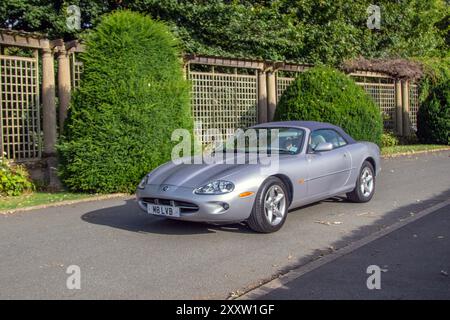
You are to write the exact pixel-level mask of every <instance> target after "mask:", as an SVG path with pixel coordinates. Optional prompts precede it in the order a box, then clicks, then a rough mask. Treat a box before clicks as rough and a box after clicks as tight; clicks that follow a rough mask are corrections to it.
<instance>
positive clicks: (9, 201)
mask: <svg viewBox="0 0 450 320" xmlns="http://www.w3.org/2000/svg"><path fill="white" fill-rule="evenodd" d="M95 196H98V195H95V194H84V193H70V192H56V193H50V192H33V193H29V194H24V195H20V196H16V197H0V211H4V210H13V209H19V208H25V207H33V206H39V205H46V204H52V203H56V202H61V201H67V200H79V199H86V198H91V197H95Z"/></svg>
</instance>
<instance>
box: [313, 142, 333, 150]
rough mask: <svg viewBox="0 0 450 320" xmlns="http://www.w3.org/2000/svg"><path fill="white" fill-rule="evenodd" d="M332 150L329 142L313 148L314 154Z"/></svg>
mask: <svg viewBox="0 0 450 320" xmlns="http://www.w3.org/2000/svg"><path fill="white" fill-rule="evenodd" d="M331 150H333V144H332V143H330V142H322V143H319V145H318V146H317V147H315V148H314V152H323V151H331Z"/></svg>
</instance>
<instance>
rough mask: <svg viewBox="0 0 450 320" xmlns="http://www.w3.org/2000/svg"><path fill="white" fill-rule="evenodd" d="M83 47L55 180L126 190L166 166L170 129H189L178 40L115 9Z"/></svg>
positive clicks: (73, 185) (140, 18) (95, 188)
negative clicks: (79, 77) (80, 74)
mask: <svg viewBox="0 0 450 320" xmlns="http://www.w3.org/2000/svg"><path fill="white" fill-rule="evenodd" d="M86 47H87V50H86V53H84V54H83V55H82V56H81V59H82V60H83V62H84V66H85V67H84V73H83V78H82V82H81V87H80V88H79V89H78V90H77V92H76V93H75V95H74V99H73V103H72V105H71V110H70V114H69V118H68V120H67V122H66V127H65V136H64V137H63V138H62V139H61V141H60V144H59V145H58V151H59V156H60V163H61V166H60V176H61V178H62V181H63V182H64V183H65V184H66V186H67V187H68V188H69V189H71V190H74V191H88V192H100V193H107V192H132V191H134V190H135V187H136V185H137V184H138V183H139V180H140V179H141V178H142V177H143V176H144V175H145V174H146V173H147V172H148V171H150V170H151V169H153V168H155V167H156V166H158V165H160V164H161V163H163V162H166V161H168V160H170V154H171V150H172V147H173V146H174V143H175V142H171V133H172V131H173V130H174V129H176V128H186V129H189V130H192V116H191V111H190V104H189V83H188V82H187V81H186V80H184V78H183V74H182V61H181V57H180V53H179V47H178V42H177V40H176V39H175V38H174V36H173V35H172V34H171V33H170V32H169V30H168V28H167V27H166V26H165V25H164V24H163V23H161V22H156V21H153V20H152V19H150V18H149V17H146V16H142V15H140V14H137V13H133V12H130V11H117V12H114V13H112V14H109V15H107V16H105V17H104V18H103V19H102V21H101V23H100V24H99V25H98V26H97V27H96V29H95V30H94V31H93V32H92V33H91V34H89V35H88V36H87V39H86Z"/></svg>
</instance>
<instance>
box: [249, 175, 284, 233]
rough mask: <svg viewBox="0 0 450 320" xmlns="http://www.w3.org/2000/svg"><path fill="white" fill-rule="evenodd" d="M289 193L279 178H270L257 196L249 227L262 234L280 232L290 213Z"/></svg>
mask: <svg viewBox="0 0 450 320" xmlns="http://www.w3.org/2000/svg"><path fill="white" fill-rule="evenodd" d="M288 203H289V201H288V193H287V188H286V186H285V185H284V183H283V182H282V181H281V180H280V179H278V178H277V177H269V178H268V179H267V180H266V181H264V183H263V184H262V186H261V188H260V189H259V191H258V193H257V194H256V199H255V204H254V205H253V209H252V213H251V214H250V218H249V219H248V220H247V223H248V225H249V227H250V228H251V229H252V230H254V231H256V232H261V233H270V232H275V231H278V230H280V228H281V227H282V226H283V224H284V222H285V221H286V216H287V211H288Z"/></svg>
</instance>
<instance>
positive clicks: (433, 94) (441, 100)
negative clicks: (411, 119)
mask: <svg viewBox="0 0 450 320" xmlns="http://www.w3.org/2000/svg"><path fill="white" fill-rule="evenodd" d="M417 135H418V137H419V139H420V140H421V141H422V142H425V143H438V144H449V145H450V79H448V80H447V81H444V82H441V83H440V84H438V85H437V86H435V87H433V88H432V89H431V90H430V94H429V95H428V97H427V98H426V100H425V101H424V102H423V103H422V104H421V106H420V108H419V111H418V113H417Z"/></svg>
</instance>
